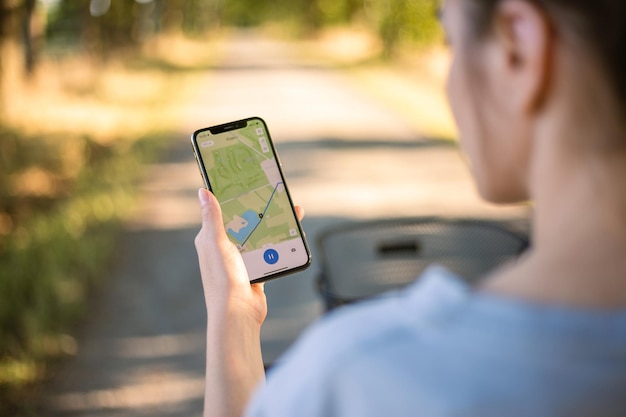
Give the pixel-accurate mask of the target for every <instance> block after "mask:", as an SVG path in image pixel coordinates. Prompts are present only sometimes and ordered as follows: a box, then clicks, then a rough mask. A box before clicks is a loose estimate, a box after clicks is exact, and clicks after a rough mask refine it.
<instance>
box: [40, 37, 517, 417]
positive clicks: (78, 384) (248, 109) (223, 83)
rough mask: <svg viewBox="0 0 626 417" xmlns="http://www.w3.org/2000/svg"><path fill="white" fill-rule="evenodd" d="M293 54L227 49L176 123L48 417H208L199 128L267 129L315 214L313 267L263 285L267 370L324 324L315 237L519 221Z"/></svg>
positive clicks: (430, 147)
mask: <svg viewBox="0 0 626 417" xmlns="http://www.w3.org/2000/svg"><path fill="white" fill-rule="evenodd" d="M293 48H294V47H293V46H291V45H289V44H285V43H280V42H276V41H272V40H267V39H263V38H259V37H257V36H255V35H254V34H243V35H241V34H240V35H236V36H233V37H232V38H230V39H228V40H227V41H225V43H224V45H223V48H222V49H223V50H224V51H226V52H225V53H224V56H223V59H222V60H221V62H220V63H219V64H218V65H217V66H216V67H215V68H213V69H212V70H210V71H207V73H206V77H204V78H203V81H202V83H199V85H198V86H197V91H198V96H197V98H196V100H193V101H191V102H189V103H188V105H187V106H186V107H185V108H184V109H183V111H182V113H183V114H184V115H185V117H184V120H181V126H180V129H181V134H180V137H177V138H172V141H173V146H172V149H171V152H170V153H169V154H168V155H167V156H166V158H164V160H163V161H162V162H160V163H158V164H155V165H153V166H151V167H150V169H149V171H148V172H147V174H146V176H145V181H144V182H143V185H142V188H141V193H142V196H141V201H142V203H141V208H140V209H139V210H138V212H137V213H136V215H135V216H134V218H133V219H132V221H130V222H129V223H128V225H127V226H126V229H125V232H124V234H123V236H122V238H121V240H120V242H119V245H118V247H117V250H116V256H115V259H114V262H113V265H112V269H111V272H110V275H109V276H108V278H107V280H106V285H104V288H103V290H102V292H101V293H100V294H98V296H97V297H96V299H95V300H94V301H93V305H92V306H91V308H90V310H89V316H88V317H87V318H86V319H85V322H84V324H83V326H82V327H81V330H80V332H79V334H78V336H77V341H78V352H77V354H76V355H75V356H74V357H72V358H71V359H70V360H68V361H66V363H65V364H64V365H63V367H62V369H61V370H60V371H59V374H58V375H57V377H56V378H55V379H54V380H53V381H51V382H50V384H49V387H47V389H46V394H47V396H46V405H45V408H46V410H45V411H48V412H49V413H50V415H54V416H107V417H109V416H140V415H141V416H143V415H151V416H171V417H174V416H199V415H201V412H202V402H203V400H202V394H203V375H204V336H203V335H204V326H205V313H204V307H203V296H202V287H201V284H200V279H199V273H198V267H197V259H196V255H195V251H194V247H193V238H194V236H195V234H196V232H197V230H198V228H199V208H198V202H197V189H198V187H200V186H201V185H202V182H201V179H200V176H199V173H198V170H197V167H196V165H195V162H194V158H193V155H192V153H191V149H190V146H189V134H190V133H191V132H193V131H194V130H196V129H198V128H201V127H206V126H210V125H214V124H218V123H223V122H227V121H231V120H236V119H241V118H245V117H250V116H260V117H262V118H263V119H265V120H266V122H267V123H268V126H269V129H270V131H271V132H272V136H273V138H274V141H275V142H276V144H277V148H278V152H279V154H280V157H281V160H282V163H283V168H284V171H285V175H286V179H287V182H288V184H289V189H290V191H291V194H292V197H293V198H294V200H295V201H296V202H297V203H298V204H301V205H303V206H304V207H305V209H306V212H307V217H306V219H305V221H304V223H303V226H304V229H305V231H306V233H307V236H308V238H309V240H310V241H311V244H312V246H313V257H314V262H313V266H312V267H311V268H309V269H308V270H307V271H305V272H303V273H299V274H297V275H293V276H290V277H288V278H282V279H279V280H276V281H273V282H270V283H268V284H267V285H266V292H267V296H268V303H269V317H268V319H267V322H266V324H265V325H264V327H263V335H262V338H263V341H262V342H263V351H264V358H265V360H266V361H267V362H272V361H274V360H275V359H276V358H277V357H278V356H279V355H280V353H281V352H282V351H283V350H284V349H285V348H287V347H288V346H289V345H290V344H291V342H292V341H293V340H294V338H295V337H297V335H298V334H299V333H300V332H301V331H302V329H304V328H305V327H306V326H307V325H309V324H310V323H311V322H313V321H315V320H316V319H317V318H318V317H320V315H321V314H322V305H321V302H320V299H319V297H318V296H317V294H316V291H315V285H314V283H315V277H316V275H317V273H318V272H319V265H318V263H317V262H316V261H315V256H316V255H315V240H316V236H318V235H319V233H320V232H321V231H323V230H327V229H328V228H331V227H333V226H335V225H338V224H341V223H344V222H346V221H349V220H354V219H364V218H381V217H394V216H417V215H433V214H434V215H452V216H480V217H493V216H496V217H497V216H500V217H516V216H517V217H523V216H525V213H524V212H523V211H522V210H520V209H509V210H508V211H507V210H504V211H503V210H496V209H494V208H493V207H490V206H487V205H485V204H483V203H481V202H480V200H479V199H478V198H477V196H476V194H475V191H474V188H473V186H472V184H471V180H470V177H469V174H468V172H467V169H466V167H465V165H464V163H463V162H462V159H461V157H460V156H459V153H458V151H457V149H456V148H455V147H454V146H451V145H449V144H440V143H436V142H432V141H428V140H427V138H423V137H420V136H419V134H418V133H417V132H415V131H414V130H413V128H412V127H411V126H412V124H410V123H408V121H407V120H404V119H403V118H402V117H401V116H399V115H398V114H396V113H394V112H393V111H391V110H390V109H389V108H387V107H385V106H384V105H382V104H380V103H377V102H375V101H373V100H372V99H371V98H370V97H369V96H368V95H367V94H366V93H364V92H363V91H361V90H360V89H359V88H358V86H357V85H356V84H355V83H354V82H353V81H352V80H350V78H349V76H348V75H346V74H345V73H341V72H338V71H335V70H333V69H331V68H328V67H324V66H317V65H313V64H311V63H307V62H303V61H302V60H300V59H299V58H297V56H298V55H297V54H296V51H295V50H294V49H293ZM418 93H419V92H418Z"/></svg>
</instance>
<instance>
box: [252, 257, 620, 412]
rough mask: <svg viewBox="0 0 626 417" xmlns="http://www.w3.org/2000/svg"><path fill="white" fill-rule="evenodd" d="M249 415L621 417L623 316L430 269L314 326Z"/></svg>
mask: <svg viewBox="0 0 626 417" xmlns="http://www.w3.org/2000/svg"><path fill="white" fill-rule="evenodd" d="M625 279H626V277H625ZM247 415H248V416H254V417H260V416H264V417H270V416H271V417H287V416H289V417H312V416H316V417H336V416H343V417H348V416H349V417H368V416H377V417H381V416H382V417H391V416H428V417H439V416H446V417H449V416H464V417H469V416H476V417H517V416H524V417H528V416H532V417H543V416H551V417H552V416H564V417H565V416H567V417H577V416H581V417H582V416H584V417H609V416H620V417H624V416H626V310H622V311H595V310H575V309H567V308H558V307H550V306H541V305H534V304H530V303H526V302H522V301H516V300H514V299H506V298H502V297H497V296H493V295H487V294H484V293H479V292H476V291H473V290H472V289H471V288H469V287H468V286H467V285H465V284H464V283H463V282H462V281H461V280H460V279H459V278H457V277H455V276H454V275H452V274H451V273H449V272H447V271H445V270H444V269H442V268H438V267H435V268H431V269H429V270H428V271H427V272H426V273H425V274H424V275H423V276H422V277H421V278H420V279H419V280H418V281H417V282H416V283H415V284H413V285H411V286H410V287H408V288H407V289H406V290H404V291H402V292H399V293H396V294H393V295H388V296H386V297H383V298H381V299H379V300H375V301H371V302H366V303H362V304H360V305H357V306H354V307H346V308H342V309H339V310H337V311H336V312H333V313H331V314H329V315H328V316H327V317H326V318H324V319H323V320H322V321H321V322H320V323H319V324H317V325H315V326H313V327H312V328H311V329H310V330H308V331H307V333H306V334H305V335H304V337H302V338H301V340H300V341H298V342H297V343H296V345H295V346H294V347H293V348H292V349H291V350H290V352H288V354H287V355H286V356H285V357H284V359H283V360H282V361H281V362H280V363H278V364H277V365H276V367H275V368H274V369H273V371H272V372H270V375H269V376H268V380H267V383H266V384H265V385H264V386H262V387H260V388H259V389H258V391H257V392H256V394H255V396H254V398H253V401H252V403H251V405H250V406H249V408H248V413H247Z"/></svg>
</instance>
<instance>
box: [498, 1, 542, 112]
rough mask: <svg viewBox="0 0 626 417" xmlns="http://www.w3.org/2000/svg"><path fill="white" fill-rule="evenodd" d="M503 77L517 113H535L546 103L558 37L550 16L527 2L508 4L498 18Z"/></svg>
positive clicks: (500, 60)
mask: <svg viewBox="0 0 626 417" xmlns="http://www.w3.org/2000/svg"><path fill="white" fill-rule="evenodd" d="M494 29H495V30H494V33H495V38H496V39H495V41H496V45H495V46H496V49H497V53H496V55H497V56H498V61H499V62H498V67H499V69H500V71H499V72H500V74H499V75H500V76H502V77H505V79H504V80H502V81H504V82H505V84H506V85H507V86H509V88H510V90H509V92H508V93H507V95H509V98H510V99H511V100H512V103H511V104H512V105H513V106H514V107H515V108H517V110H520V111H523V112H526V113H534V112H535V111H536V110H538V109H539V108H540V107H541V106H542V104H543V103H544V102H545V99H546V96H547V94H548V92H549V87H550V78H551V77H550V74H551V72H552V65H553V61H552V49H553V46H554V35H553V33H554V32H553V30H552V26H551V22H550V20H549V18H548V16H547V15H546V14H545V13H544V11H543V10H541V9H540V8H539V7H537V6H536V5H534V4H533V3H531V2H529V1H526V0H504V1H502V2H500V3H499V5H498V7H497V9H496V11H495V14H494Z"/></svg>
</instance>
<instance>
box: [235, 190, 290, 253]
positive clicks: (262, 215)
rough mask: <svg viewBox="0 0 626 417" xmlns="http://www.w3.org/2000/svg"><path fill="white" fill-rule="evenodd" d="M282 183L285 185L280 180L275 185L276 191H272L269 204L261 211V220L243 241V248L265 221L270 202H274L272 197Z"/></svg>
mask: <svg viewBox="0 0 626 417" xmlns="http://www.w3.org/2000/svg"><path fill="white" fill-rule="evenodd" d="M280 184H283V185H284V183H283V182H279V183H277V184H276V186H275V187H274V191H272V195H271V196H270V199H269V200H267V205H266V206H265V209H264V210H263V213H261V216H260V219H259V222H258V223H257V224H256V226H254V229H252V230H251V231H250V234H249V235H248V237H246V238H245V239H244V241H243V242H241V247H242V248H243V247H244V245H245V244H246V243H247V242H248V240H249V239H250V238H251V237H252V234H253V233H254V232H255V231H256V229H257V228H258V227H259V225H260V224H261V222H262V221H263V219H264V218H265V213H267V210H268V209H269V207H270V204H271V203H272V199H273V198H274V194H276V191H277V190H278V186H280Z"/></svg>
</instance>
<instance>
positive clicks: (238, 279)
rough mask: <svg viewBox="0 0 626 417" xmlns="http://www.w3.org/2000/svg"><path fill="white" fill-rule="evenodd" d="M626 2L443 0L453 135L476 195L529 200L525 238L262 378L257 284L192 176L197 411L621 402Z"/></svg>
mask: <svg viewBox="0 0 626 417" xmlns="http://www.w3.org/2000/svg"><path fill="white" fill-rule="evenodd" d="M625 5H626V2H624V1H623V0H594V1H587V0H448V1H446V3H445V5H444V9H443V13H442V21H443V25H444V27H445V29H446V32H447V34H448V38H449V40H450V43H451V45H452V48H453V62H452V65H451V69H450V74H449V82H448V94H449V98H450V102H451V106H452V109H453V113H454V115H455V118H456V121H457V123H458V126H459V130H460V140H461V143H462V146H463V148H464V150H465V152H466V153H467V155H468V159H469V160H470V163H471V168H472V171H473V175H474V178H475V181H476V184H477V187H478V189H479V190H480V193H481V195H482V196H483V197H484V198H485V199H486V200H489V201H492V202H497V203H514V202H520V201H525V200H529V199H530V200H532V201H533V202H534V207H535V209H534V213H535V218H534V225H533V247H532V249H531V250H530V251H529V252H528V253H527V254H525V256H524V257H523V259H520V261H519V262H518V263H516V264H515V265H513V266H510V267H508V268H506V269H502V270H500V271H497V272H496V273H494V274H493V275H492V276H490V277H488V278H487V279H485V280H484V281H483V284H482V285H481V286H480V287H478V288H468V287H466V286H465V285H464V284H463V283H462V281H461V280H460V279H459V278H458V277H455V276H453V275H452V274H451V273H449V272H447V271H445V270H442V269H438V268H433V269H430V270H429V271H427V272H426V273H425V274H424V276H422V277H421V278H420V279H419V280H417V281H416V283H415V284H414V285H412V286H411V287H409V288H408V289H406V291H404V292H402V293H401V294H399V295H397V296H395V297H392V298H387V299H385V300H379V301H374V302H370V303H366V304H364V305H362V306H356V307H354V308H347V309H345V310H343V311H341V312H340V313H339V314H336V315H333V316H332V317H331V318H329V319H327V320H323V321H322V323H321V324H319V325H318V326H315V327H314V328H313V329H312V330H310V331H309V332H308V333H307V335H306V336H305V337H304V338H303V340H301V341H300V342H299V343H297V345H296V346H295V347H294V348H293V349H292V351H291V352H290V353H289V354H288V355H287V357H286V358H285V360H284V363H283V364H282V365H281V366H279V367H278V369H277V370H276V372H274V373H273V374H272V375H271V377H270V378H269V380H268V382H267V383H266V384H264V385H263V384H262V381H263V379H264V372H263V364H262V360H261V352H260V347H259V346H260V343H259V334H260V328H261V324H262V322H263V319H264V318H265V315H266V309H267V306H266V303H265V297H264V295H263V288H262V286H261V285H252V286H250V285H249V284H248V278H247V275H246V271H245V268H244V266H243V263H242V260H241V257H240V256H239V254H238V252H237V251H236V249H234V247H233V245H232V244H230V242H229V241H228V239H227V238H226V236H225V233H224V229H223V226H222V220H221V213H220V209H219V205H218V204H217V203H216V201H215V199H214V198H213V196H211V195H210V194H209V193H208V192H206V191H204V190H201V192H200V200H201V205H202V216H203V225H202V230H201V231H200V233H199V234H198V236H197V238H196V247H197V250H198V255H199V259H200V267H201V272H202V280H203V285H204V290H205V297H206V304H207V309H208V335H207V342H208V347H207V370H208V372H207V386H206V399H205V415H206V416H238V415H242V414H243V412H244V410H247V415H251V416H380V415H389V416H392V415H393V416H397V415H407V416H408V415H411V416H417V415H420V416H452V415H463V416H618V415H619V416H624V415H626V395H624V393H626V123H625V120H626V118H625V117H624V116H625V109H626V77H625V76H626V21H625V17H626V6H625ZM300 213H301V211H300ZM257 386H258V387H257ZM255 390H256V394H254V398H252V397H253V393H254V391H255Z"/></svg>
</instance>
